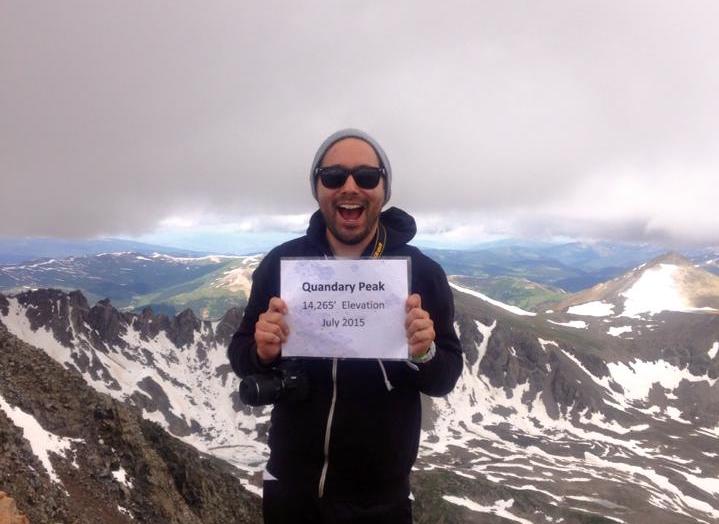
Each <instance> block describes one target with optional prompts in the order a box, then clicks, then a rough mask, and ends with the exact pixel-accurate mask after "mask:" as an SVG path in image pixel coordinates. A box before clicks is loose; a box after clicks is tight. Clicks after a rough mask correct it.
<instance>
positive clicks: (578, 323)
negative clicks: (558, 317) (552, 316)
mask: <svg viewBox="0 0 719 524" xmlns="http://www.w3.org/2000/svg"><path fill="white" fill-rule="evenodd" d="M547 322H549V323H550V324H555V325H557V326H566V327H570V328H576V329H585V328H586V327H587V325H588V324H587V323H586V322H585V321H584V320H570V321H569V322H555V321H554V320H547Z"/></svg>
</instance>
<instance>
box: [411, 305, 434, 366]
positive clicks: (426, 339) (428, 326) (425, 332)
mask: <svg viewBox="0 0 719 524" xmlns="http://www.w3.org/2000/svg"><path fill="white" fill-rule="evenodd" d="M406 310H407V318H406V320H405V323H404V327H405V330H406V331H407V343H408V344H409V353H410V357H420V356H422V355H424V354H425V353H427V351H428V350H429V347H430V346H431V345H432V342H434V337H435V333H434V322H433V321H432V319H431V318H430V317H429V313H428V312H427V311H425V310H424V309H422V297H420V296H419V295H418V294H417V293H414V294H412V295H410V296H409V297H408V298H407V303H406Z"/></svg>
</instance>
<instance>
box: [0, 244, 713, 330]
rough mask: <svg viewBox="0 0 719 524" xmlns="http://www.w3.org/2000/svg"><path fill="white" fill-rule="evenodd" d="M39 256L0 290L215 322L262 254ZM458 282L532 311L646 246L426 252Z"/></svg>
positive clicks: (639, 254)
mask: <svg viewBox="0 0 719 524" xmlns="http://www.w3.org/2000/svg"><path fill="white" fill-rule="evenodd" d="M149 247H151V246H146V245H143V249H144V250H143V251H123V252H112V253H99V254H94V255H83V256H70V257H59V256H57V257H52V258H41V259H37V260H32V261H29V262H23V263H14V264H4V265H3V264H0V292H4V293H17V292H21V291H23V290H27V289H36V288H55V289H62V290H65V291H68V292H69V291H73V290H76V289H78V290H81V291H82V292H83V294H84V295H85V296H86V297H87V299H88V300H89V301H90V302H96V301H98V300H102V299H104V298H109V299H110V300H111V301H112V303H113V305H114V306H115V307H117V308H119V309H122V310H126V311H141V310H142V309H143V308H144V307H148V306H149V307H152V309H153V311H155V312H156V313H165V314H167V315H174V314H176V313H179V312H180V311H182V310H183V309H186V308H191V309H193V311H195V313H196V314H197V315H198V317H200V318H202V319H218V318H220V317H221V316H222V315H223V314H224V312H225V311H227V310H228V309H229V308H231V307H236V306H240V307H241V306H243V305H244V304H245V302H246V300H247V297H248V293H249V288H250V280H251V276H252V271H253V270H254V268H255V267H256V266H257V264H258V263H259V260H260V259H261V256H260V255H252V256H232V255H202V256H195V255H193V256H178V255H175V254H169V253H167V252H156V251H151V250H149ZM427 253H428V254H429V255H430V256H431V257H433V258H434V259H435V260H437V261H438V262H439V263H440V264H441V265H442V266H443V267H444V269H445V272H446V273H447V274H449V275H453V278H455V279H458V280H456V281H457V282H458V283H462V285H465V286H468V287H470V288H473V289H476V290H479V291H482V292H484V293H486V294H487V295H489V296H491V297H494V298H497V299H498V300H501V301H504V302H507V303H509V304H513V305H517V306H519V307H523V308H527V309H530V310H534V308H536V307H538V306H539V305H540V304H542V303H543V302H547V301H555V300H560V299H561V298H562V296H563V295H566V294H571V293H574V292H577V291H580V290H583V289H587V288H590V287H591V286H594V285H595V284H597V283H600V282H604V281H607V280H609V279H612V278H615V277H616V276H618V275H621V274H623V273H624V272H626V271H629V270H631V269H632V268H634V267H637V266H639V265H640V264H642V263H645V262H647V261H649V260H651V259H653V258H654V257H656V256H657V255H658V254H660V252H659V250H658V249H657V248H655V247H651V246H640V247H639V248H638V250H637V251H632V250H631V249H629V247H628V246H626V245H623V244H606V243H605V244H602V243H600V244H584V243H570V244H555V245H551V246H550V245H548V244H546V243H537V242H535V243H509V242H508V241H503V242H500V243H493V244H491V245H488V246H486V247H485V248H483V249H480V250H474V251H445V250H427ZM689 256H690V259H691V261H692V262H693V263H694V264H696V265H697V266H698V267H701V268H703V269H706V270H707V271H711V272H714V273H716V274H719V262H718V261H719V250H713V249H704V250H697V251H692V252H690V253H689Z"/></svg>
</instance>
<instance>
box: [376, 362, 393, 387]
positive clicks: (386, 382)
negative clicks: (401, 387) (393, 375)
mask: <svg viewBox="0 0 719 524" xmlns="http://www.w3.org/2000/svg"><path fill="white" fill-rule="evenodd" d="M377 362H379V368H380V369H381V370H382V376H383V377H384V385H385V387H386V388H387V391H392V390H393V389H394V386H393V385H392V383H391V382H390V381H389V379H388V378H387V371H385V369H384V364H383V363H382V361H381V360H380V359H377Z"/></svg>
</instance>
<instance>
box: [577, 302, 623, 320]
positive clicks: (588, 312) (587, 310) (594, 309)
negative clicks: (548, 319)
mask: <svg viewBox="0 0 719 524" xmlns="http://www.w3.org/2000/svg"><path fill="white" fill-rule="evenodd" d="M567 313H569V314H570V315H582V316H588V317H606V316H608V315H611V314H613V313H614V304H608V303H606V302H601V301H599V300H595V301H594V302H587V303H585V304H579V305H577V306H572V307H570V308H569V309H568V310H567Z"/></svg>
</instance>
